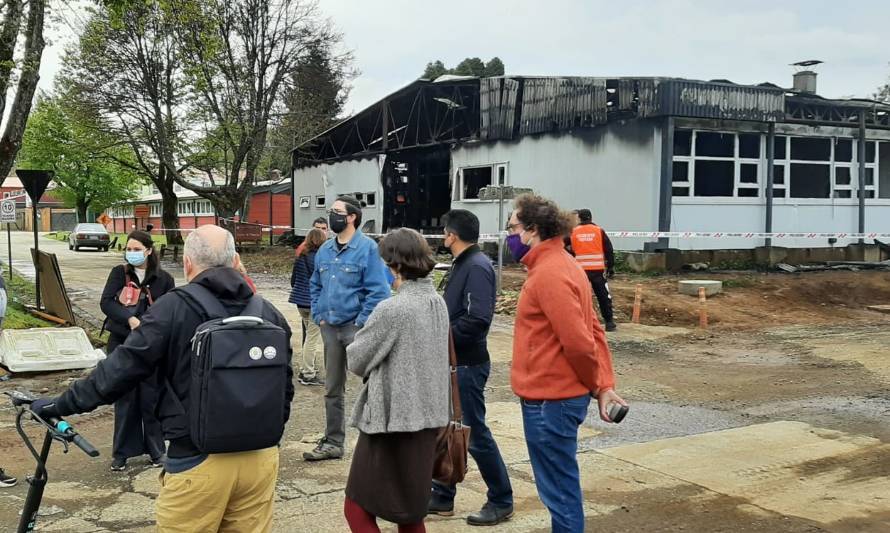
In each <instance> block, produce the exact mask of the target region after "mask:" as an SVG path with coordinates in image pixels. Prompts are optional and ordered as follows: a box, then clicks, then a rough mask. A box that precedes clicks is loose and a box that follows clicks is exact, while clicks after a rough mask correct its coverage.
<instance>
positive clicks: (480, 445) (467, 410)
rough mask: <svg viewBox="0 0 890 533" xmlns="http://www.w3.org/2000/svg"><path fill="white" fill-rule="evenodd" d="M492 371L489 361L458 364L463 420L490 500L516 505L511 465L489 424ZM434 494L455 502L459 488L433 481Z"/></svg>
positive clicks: (500, 505)
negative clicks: (487, 412) (487, 407)
mask: <svg viewBox="0 0 890 533" xmlns="http://www.w3.org/2000/svg"><path fill="white" fill-rule="evenodd" d="M490 371H491V363H489V362H486V363H482V364H479V365H474V366H459V367H457V385H458V387H459V388H460V404H461V408H462V409H463V422H464V424H466V425H468V426H470V455H472V456H473V459H474V460H475V461H476V465H477V466H478V467H479V473H480V474H482V479H483V480H485V484H486V485H487V486H488V502H489V503H491V504H492V505H494V506H495V507H498V508H504V507H512V506H513V487H512V486H511V485H510V478H509V477H508V476H507V467H506V465H504V460H503V459H502V458H501V452H500V450H499V449H498V445H497V443H496V442H495V441H494V437H492V435H491V430H490V429H488V426H487V425H485V384H486V382H488V374H489V372H490ZM433 493H434V494H435V495H436V497H437V498H439V499H440V500H444V501H448V502H452V501H454V495H455V494H457V487H456V486H454V485H450V486H449V485H443V484H442V483H438V482H436V481H433Z"/></svg>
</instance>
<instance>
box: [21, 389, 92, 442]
mask: <svg viewBox="0 0 890 533" xmlns="http://www.w3.org/2000/svg"><path fill="white" fill-rule="evenodd" d="M4 394H6V395H7V396H9V397H10V398H11V399H12V405H14V406H15V407H16V408H18V409H22V410H23V411H27V412H29V413H30V414H31V418H33V419H34V420H36V421H37V422H39V423H40V424H41V425H43V426H45V427H46V429H47V431H49V432H50V433H52V434H53V437H55V438H58V439H60V440H63V441H65V442H70V443H72V444H74V445H75V446H77V447H78V448H80V449H81V450H83V452H84V453H85V454H87V455H89V456H90V457H99V450H97V449H96V448H95V447H94V446H93V445H92V444H90V442H89V441H87V440H86V439H85V438H83V437H82V436H81V435H80V434H79V433H78V432H77V431H75V430H74V427H73V426H72V425H71V424H69V423H68V422H66V421H65V420H63V419H61V418H55V417H51V418H49V419H43V418H42V417H41V416H40V415H38V414H37V413H35V412H33V411H31V404H32V403H34V401H35V400H37V396H34V395H33V394H30V393H28V392H23V391H10V392H5V393H4ZM66 451H67V449H66Z"/></svg>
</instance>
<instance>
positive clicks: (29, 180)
mask: <svg viewBox="0 0 890 533" xmlns="http://www.w3.org/2000/svg"><path fill="white" fill-rule="evenodd" d="M15 174H16V176H18V177H19V179H20V180H22V185H24V186H25V190H26V191H28V196H29V197H30V198H31V225H32V229H33V230H34V250H35V251H37V250H40V243H39V241H38V240H37V209H38V208H39V207H40V198H42V197H43V193H44V192H45V191H46V186H47V185H49V182H51V181H52V180H53V176H55V175H56V173H55V172H54V171H52V170H27V169H22V168H20V169H17V170H16V171H15ZM32 256H33V257H36V254H32ZM34 270H35V276H34V281H35V283H34V285H35V289H36V292H37V309H38V310H39V309H40V266H39V265H38V264H37V262H36V261H35V263H34Z"/></svg>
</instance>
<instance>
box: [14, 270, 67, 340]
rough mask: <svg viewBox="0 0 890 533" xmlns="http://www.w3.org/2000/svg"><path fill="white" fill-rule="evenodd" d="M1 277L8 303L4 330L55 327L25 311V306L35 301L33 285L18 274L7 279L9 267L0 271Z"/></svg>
mask: <svg viewBox="0 0 890 533" xmlns="http://www.w3.org/2000/svg"><path fill="white" fill-rule="evenodd" d="M0 273H2V275H3V283H4V284H5V285H6V295H7V299H8V303H7V306H6V318H5V319H4V320H3V328H4V329H29V328H46V327H55V324H53V323H51V322H47V321H45V320H43V319H40V318H37V317H35V316H33V315H32V314H31V313H29V312H28V311H27V310H26V309H25V304H26V303H28V304H33V303H34V299H35V290H34V284H33V283H31V282H30V281H28V280H26V279H25V278H23V277H21V276H19V275H18V274H13V276H12V280H11V281H10V279H9V267H8V266H7V267H3V268H2V269H0Z"/></svg>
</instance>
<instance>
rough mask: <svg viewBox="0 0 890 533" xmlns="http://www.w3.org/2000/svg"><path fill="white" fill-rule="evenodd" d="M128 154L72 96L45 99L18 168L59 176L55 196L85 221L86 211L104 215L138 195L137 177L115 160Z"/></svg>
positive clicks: (32, 123) (36, 113) (35, 113)
mask: <svg viewBox="0 0 890 533" xmlns="http://www.w3.org/2000/svg"><path fill="white" fill-rule="evenodd" d="M128 155H129V154H128V150H127V148H126V147H125V146H123V145H120V144H119V143H118V142H116V141H115V140H113V139H111V138H110V137H108V136H107V135H104V134H103V133H102V129H101V123H100V121H99V120H98V119H97V118H96V117H95V116H89V115H85V114H83V113H81V112H79V111H78V110H77V108H76V105H75V103H74V102H73V101H72V100H71V98H69V97H68V96H67V95H61V96H45V95H41V96H40V97H39V98H38V100H37V104H36V106H35V108H34V111H33V112H32V114H31V118H30V120H29V121H28V127H27V129H26V130H25V135H24V137H23V138H22V148H21V151H20V152H19V156H18V166H19V167H20V168H40V169H47V170H53V171H55V173H56V177H55V181H56V184H57V185H58V187H57V188H56V192H57V193H58V194H59V195H60V196H61V197H62V199H63V200H64V201H65V203H66V205H68V206H69V207H75V208H77V210H78V215H79V216H80V217H83V216H84V215H85V214H86V210H87V208H92V209H93V210H94V211H97V212H98V211H102V210H104V209H105V208H107V207H109V206H110V205H112V204H114V203H116V202H119V201H122V200H127V199H129V198H132V197H133V196H134V195H135V194H136V192H137V188H138V185H139V180H138V177H137V176H136V175H135V174H134V173H133V172H131V171H130V170H129V169H127V168H125V167H123V166H121V165H120V164H118V163H117V162H116V161H115V159H114V158H113V157H112V156H114V157H118V158H126V157H128ZM80 220H83V218H81V219H80Z"/></svg>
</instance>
